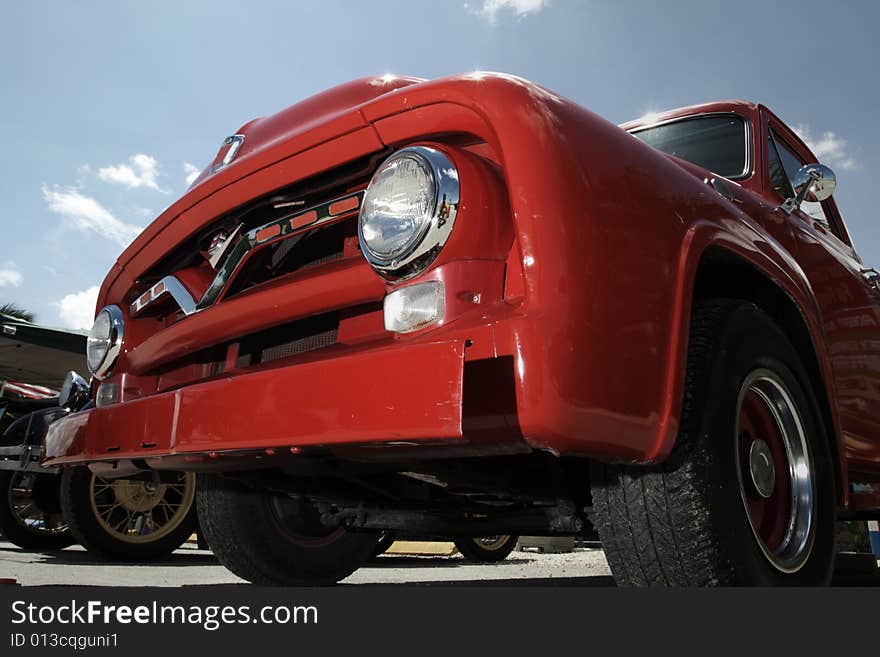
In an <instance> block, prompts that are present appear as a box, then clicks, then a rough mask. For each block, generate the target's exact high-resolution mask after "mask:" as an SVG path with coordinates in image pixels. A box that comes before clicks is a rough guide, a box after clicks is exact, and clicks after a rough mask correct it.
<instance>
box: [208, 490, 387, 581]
mask: <svg viewBox="0 0 880 657" xmlns="http://www.w3.org/2000/svg"><path fill="white" fill-rule="evenodd" d="M197 503H198V509H199V520H200V522H201V525H202V529H203V530H204V532H205V536H206V537H207V539H208V543H209V544H210V546H211V549H212V550H213V551H214V555H215V556H216V557H217V558H218V559H219V560H220V563H222V564H223V565H224V566H226V568H228V569H229V570H230V571H232V572H233V573H234V574H236V575H238V576H239V577H241V578H242V579H245V580H247V581H249V582H252V583H254V584H260V585H263V586H326V585H330V584H335V583H336V582H338V581H340V580H342V579H345V578H346V577H348V576H349V575H350V574H351V573H353V572H354V571H355V570H357V569H358V568H359V567H360V566H361V565H362V564H364V563H366V562H367V561H368V560H369V559H370V558H372V556H373V554H374V553H375V550H376V545H377V541H378V539H379V536H378V535H377V534H376V533H375V532H350V531H347V530H346V529H345V528H343V527H336V528H328V527H326V526H324V525H323V524H322V523H321V522H320V519H319V516H320V514H319V512H318V510H317V509H316V508H315V507H314V506H313V505H312V504H310V503H308V502H305V501H299V500H294V499H292V498H290V497H287V496H285V495H279V494H276V493H272V492H269V491H264V490H255V489H252V488H248V487H246V486H243V485H241V484H239V483H237V482H235V481H231V480H229V479H224V478H223V477H221V476H219V475H204V476H201V477H199V488H198V495H197Z"/></svg>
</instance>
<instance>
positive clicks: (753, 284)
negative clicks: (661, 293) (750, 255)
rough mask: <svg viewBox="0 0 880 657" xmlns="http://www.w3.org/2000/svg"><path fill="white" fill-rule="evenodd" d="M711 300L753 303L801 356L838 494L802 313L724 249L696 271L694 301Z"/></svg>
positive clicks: (832, 435) (824, 398)
mask: <svg viewBox="0 0 880 657" xmlns="http://www.w3.org/2000/svg"><path fill="white" fill-rule="evenodd" d="M715 297H728V298H733V299H743V300H745V301H750V302H752V303H754V304H755V305H756V306H758V307H759V308H760V309H761V310H763V311H764V312H765V313H767V314H768V315H769V316H770V317H771V318H772V319H773V321H774V322H776V324H777V325H778V326H779V327H780V328H781V329H782V330H783V331H784V332H785V334H786V335H787V336H788V338H789V340H791V342H792V344H793V345H794V347H795V349H796V350H797V352H798V353H799V354H802V355H803V356H804V358H803V361H804V367H805V368H806V370H807V374H808V375H809V377H810V384H811V385H812V388H813V393H814V394H815V395H816V400H817V402H818V403H819V410H820V412H821V414H822V421H823V423H824V425H825V433H826V434H827V435H828V437H829V439H830V440H831V447H832V449H831V454H832V458H833V459H834V470H835V474H836V477H837V482H838V490H839V491H840V492H841V493H842V492H843V490H844V486H845V482H844V480H843V471H842V468H841V463H840V453H839V451H838V440H839V437H838V436H837V432H836V431H835V427H834V421H833V419H832V415H831V402H830V400H829V399H828V394H827V388H826V386H825V379H824V377H823V375H822V368H821V366H820V365H819V359H818V356H817V355H816V348H815V346H814V344H813V338H812V335H811V333H810V329H809V327H808V325H807V322H806V320H805V319H804V315H803V311H802V310H801V309H800V307H799V306H798V305H797V303H795V301H794V299H792V298H791V297H790V296H789V295H788V293H787V292H786V291H785V290H783V289H782V288H781V287H779V286H778V285H777V284H776V283H774V282H773V281H772V280H771V279H770V278H769V277H768V276H767V275H766V274H764V273H763V272H761V271H760V270H759V269H758V268H757V267H755V266H754V265H752V264H751V263H749V262H747V261H745V260H743V259H742V258H740V257H739V256H737V255H736V254H734V253H731V252H730V251H727V250H726V249H721V248H712V247H710V248H709V249H707V250H706V251H705V253H703V256H702V258H701V260H700V265H699V267H698V269H697V276H696V280H695V284H694V302H695V303H696V302H697V301H700V300H703V299H709V298H715Z"/></svg>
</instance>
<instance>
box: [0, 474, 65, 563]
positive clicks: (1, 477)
mask: <svg viewBox="0 0 880 657" xmlns="http://www.w3.org/2000/svg"><path fill="white" fill-rule="evenodd" d="M59 479H60V478H59V477H58V475H54V474H38V473H33V472H13V471H10V470H2V471H0V491H2V493H3V503H2V505H0V534H2V535H3V536H4V537H5V538H6V540H8V541H9V542H10V543H14V544H15V545H17V546H18V547H22V548H26V549H32V550H63V549H64V548H66V547H67V546H68V545H73V543H74V539H73V536H71V534H70V530H69V529H68V527H67V524H66V523H65V522H64V519H63V518H62V515H61V505H60V502H59V499H58V496H59V492H58V484H59Z"/></svg>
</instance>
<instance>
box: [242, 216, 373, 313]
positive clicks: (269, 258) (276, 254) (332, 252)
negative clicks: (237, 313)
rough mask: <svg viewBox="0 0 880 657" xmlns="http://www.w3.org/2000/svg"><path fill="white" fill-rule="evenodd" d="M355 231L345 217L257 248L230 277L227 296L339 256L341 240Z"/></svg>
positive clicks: (349, 236)
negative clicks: (266, 246)
mask: <svg viewBox="0 0 880 657" xmlns="http://www.w3.org/2000/svg"><path fill="white" fill-rule="evenodd" d="M356 232H357V223H356V222H355V221H354V220H351V219H348V220H344V221H340V222H339V223H336V224H331V225H329V226H325V227H323V228H318V229H316V230H313V231H311V232H308V233H302V234H300V235H295V236H293V237H290V238H288V239H286V240H282V241H280V242H277V243H276V244H274V245H272V246H269V247H268V248H265V249H262V250H260V251H257V252H256V253H255V254H254V255H253V257H251V258H250V259H249V260H248V261H247V263H246V264H245V265H244V266H243V267H242V270H241V271H240V272H239V273H238V275H237V276H236V277H235V279H234V280H233V281H232V284H231V285H230V287H229V292H228V293H227V297H231V296H232V295H234V294H238V293H240V292H244V291H245V290H248V289H250V288H252V287H254V286H256V285H260V284H261V283H265V282H267V281H270V280H272V279H274V278H278V277H279V276H284V275H285V274H292V273H294V272H299V271H304V270H306V269H311V268H312V267H318V266H320V265H324V264H327V263H330V262H334V261H336V260H341V259H342V258H343V256H344V254H345V241H346V240H347V239H354V238H355V235H356Z"/></svg>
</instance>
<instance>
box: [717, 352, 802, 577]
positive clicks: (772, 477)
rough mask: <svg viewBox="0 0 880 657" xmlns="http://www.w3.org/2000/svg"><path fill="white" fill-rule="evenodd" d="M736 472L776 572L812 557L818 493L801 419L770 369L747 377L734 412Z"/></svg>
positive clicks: (763, 548)
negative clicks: (816, 496) (814, 517)
mask: <svg viewBox="0 0 880 657" xmlns="http://www.w3.org/2000/svg"><path fill="white" fill-rule="evenodd" d="M735 441H736V442H735V449H736V468H737V477H738V480H739V487H740V495H741V497H742V501H743V506H744V507H745V511H746V516H747V517H748V521H749V525H750V526H751V528H752V533H753V535H754V537H755V539H756V541H757V543H758V545H759V546H760V548H761V551H762V552H763V553H764V556H765V557H767V559H768V561H769V562H770V563H771V564H772V565H773V566H774V567H775V568H776V569H778V570H780V571H782V572H785V573H792V572H795V571H797V570H799V569H800V568H801V567H802V566H803V565H804V563H806V561H807V559H808V558H809V556H810V551H811V550H812V544H813V535H814V520H813V516H814V513H815V508H814V506H815V505H814V502H815V490H814V482H813V469H812V461H811V458H810V451H809V448H808V445H807V439H806V434H805V432H804V428H803V422H802V421H801V417H800V414H799V413H798V410H797V407H796V405H795V403H794V401H793V399H792V396H791V394H790V393H789V391H788V389H787V388H786V386H785V384H784V382H783V381H782V379H781V378H780V377H779V376H778V375H777V374H776V373H774V372H772V371H770V370H767V369H758V370H755V371H753V372H752V373H751V374H749V376H748V377H746V380H745V381H744V382H743V385H742V386H741V388H740V393H739V397H738V400H737V408H736V433H735Z"/></svg>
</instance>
